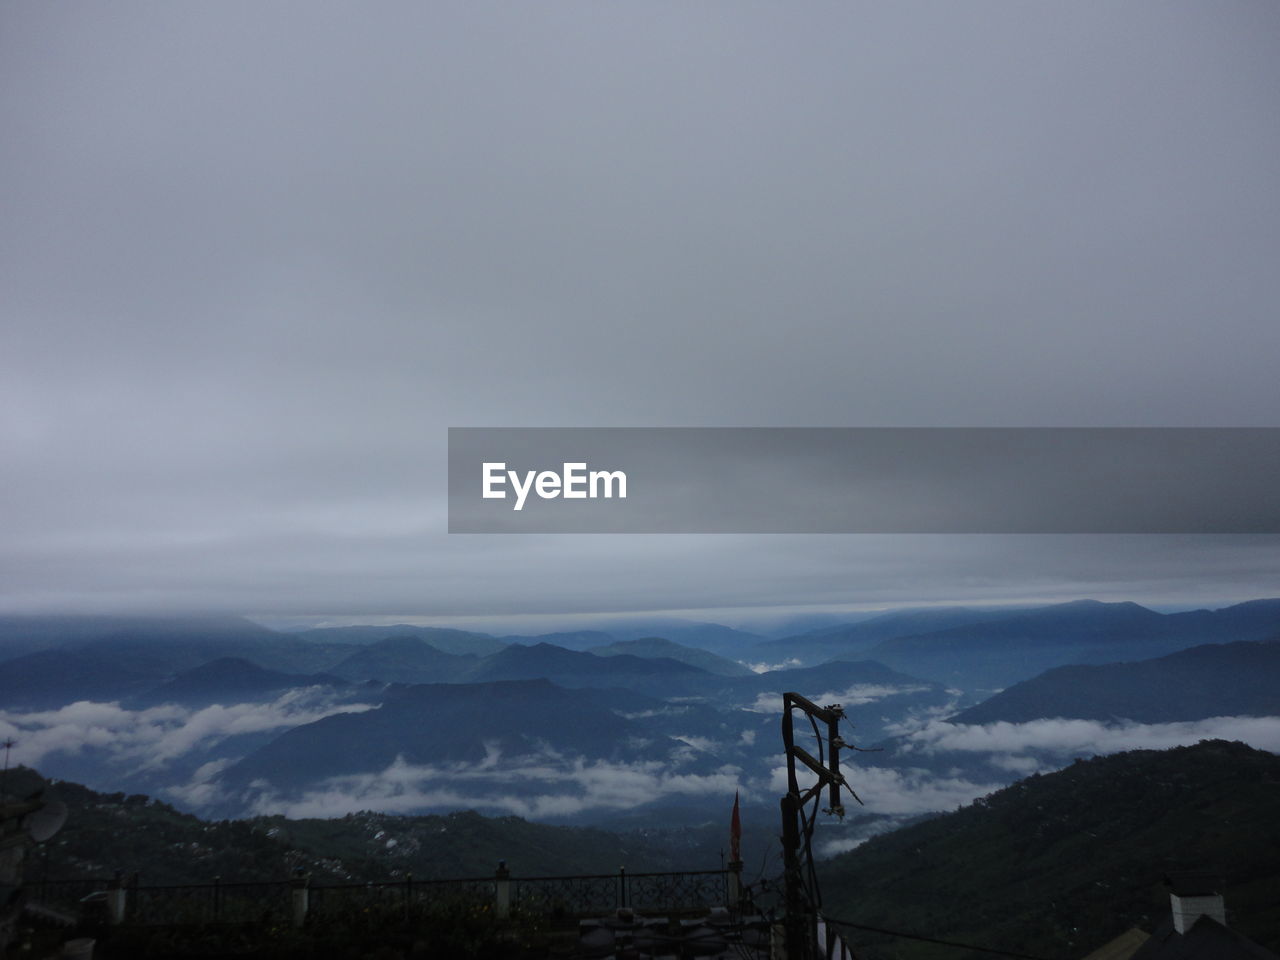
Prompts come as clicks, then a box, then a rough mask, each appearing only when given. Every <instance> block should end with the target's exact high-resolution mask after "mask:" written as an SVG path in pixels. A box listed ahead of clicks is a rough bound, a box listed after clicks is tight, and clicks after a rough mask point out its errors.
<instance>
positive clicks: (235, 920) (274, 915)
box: [28, 866, 737, 926]
mask: <svg viewBox="0 0 1280 960" xmlns="http://www.w3.org/2000/svg"><path fill="white" fill-rule="evenodd" d="M732 875H733V874H732V871H730V870H701V871H697V870H695V871H682V872H673V873H633V874H629V873H627V871H626V870H620V871H618V872H617V873H610V874H594V875H578V876H557V877H512V876H511V875H510V874H509V873H508V871H507V870H506V868H505V866H503V867H500V868H499V869H498V871H497V872H496V873H495V874H494V875H493V876H490V877H468V878H461V879H448V880H415V879H413V878H412V877H406V878H404V879H403V880H394V881H388V882H383V883H353V884H311V883H310V882H309V881H308V880H306V879H304V878H302V877H296V878H294V879H292V880H282V881H274V882H265V883H264V882H257V883H224V882H222V881H221V880H218V879H215V880H214V882H213V883H191V884H174V885H167V886H143V885H142V884H140V883H139V882H138V879H137V877H136V876H135V877H133V878H131V879H130V880H129V881H128V882H122V881H121V880H120V879H116V880H113V881H106V880H100V879H93V878H89V879H83V880H65V881H42V882H39V883H34V884H29V885H28V891H29V894H30V895H31V896H32V898H33V899H38V900H40V901H41V902H44V903H47V904H48V905H49V906H51V907H58V908H60V909H62V910H68V911H75V912H77V913H81V914H84V913H87V912H89V911H91V910H94V909H97V910H99V911H100V912H101V913H102V914H103V915H104V917H106V918H108V919H109V920H110V922H113V923H126V924H136V925H139V926H158V925H171V924H249V923H262V924H271V925H277V924H293V925H301V924H303V923H306V924H313V923H319V924H326V923H334V924H342V925H350V924H352V923H354V922H356V921H357V920H359V921H362V922H365V923H368V924H375V925H376V924H377V923H379V922H384V921H392V920H395V919H404V920H412V919H414V918H419V917H424V916H427V915H429V914H431V913H433V912H439V911H440V910H463V911H466V912H469V913H473V914H475V915H477V916H478V915H482V914H488V915H491V916H497V917H505V916H507V915H508V914H509V912H510V911H511V910H512V909H518V910H520V911H522V912H532V913H547V914H555V915H559V916H569V915H580V916H581V915H590V914H598V913H600V912H604V911H612V910H614V909H617V908H619V907H632V908H634V909H637V910H643V911H658V910H663V911H679V910H698V909H703V908H707V907H712V906H727V905H730V901H731V899H732V897H733V893H732V891H733V890H736V889H737V888H736V885H735V884H733V883H731V879H730V878H731V876H732ZM99 901H101V902H99Z"/></svg>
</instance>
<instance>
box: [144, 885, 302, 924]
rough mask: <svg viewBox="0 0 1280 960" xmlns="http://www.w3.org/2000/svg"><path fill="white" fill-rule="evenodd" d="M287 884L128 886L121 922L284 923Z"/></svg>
mask: <svg viewBox="0 0 1280 960" xmlns="http://www.w3.org/2000/svg"><path fill="white" fill-rule="evenodd" d="M291 904H292V898H291V893H290V885H289V884H288V883H287V882H284V883H281V882H266V883H223V882H221V881H220V880H215V881H214V882H213V883H191V884H178V885H173V886H160V887H144V886H140V885H134V884H131V885H130V886H129V888H128V906H127V909H126V911H125V920H126V922H129V923H136V924H140V925H143V926H153V925H157V924H187V923H193V924H194V923H288V922H289V921H290V917H291V915H292V907H291Z"/></svg>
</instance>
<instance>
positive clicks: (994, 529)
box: [449, 427, 1280, 533]
mask: <svg viewBox="0 0 1280 960" xmlns="http://www.w3.org/2000/svg"><path fill="white" fill-rule="evenodd" d="M499 464H500V465H502V466H501V467H499V466H498V465H499ZM486 465H487V466H486ZM566 465H568V466H566ZM1278 480H1280V428H1245V427H1230V428H1182V427H1177V428H1145V427H1143V428H985V427H972V428H958V429H957V428H932V427H926V428H848V429H846V428H825V427H824V428H771V427H745V428H720V427H716V428H703V427H691V428H666V427H662V428H649V427H627V428H612V427H611V428H589V427H566V428H560V427H556V428H539V429H526V428H516V427H511V428H506V427H503V428H488V427H484V428H478V427H477V428H473V427H455V428H451V429H450V430H449V532H450V533H1280V482H1278ZM486 492H487V493H488V494H489V495H488V496H487V497H486V496H485V493H486ZM566 494H568V496H566ZM522 496H523V500H521V497H522ZM517 507H518V509H517Z"/></svg>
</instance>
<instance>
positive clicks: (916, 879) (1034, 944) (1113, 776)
mask: <svg viewBox="0 0 1280 960" xmlns="http://www.w3.org/2000/svg"><path fill="white" fill-rule="evenodd" d="M1278 863H1280V757H1278V756H1276V755H1274V754H1271V753H1266V752H1263V751H1260V750H1254V749H1252V748H1250V747H1247V746H1245V745H1243V744H1240V743H1227V742H1225V741H1221V740H1213V741H1203V742H1201V743H1200V744H1198V745H1197V746H1194V747H1179V748H1176V749H1173V750H1167V751H1153V750H1139V751H1133V752H1131V753H1122V754H1115V755H1113V756H1109V757H1100V758H1095V759H1093V760H1088V761H1077V762H1076V763H1075V764H1074V765H1073V766H1071V767H1068V768H1067V769H1065V770H1061V771H1059V772H1057V773H1054V774H1049V775H1047V776H1037V777H1031V778H1029V779H1026V780H1022V781H1019V782H1018V783H1016V784H1014V785H1013V786H1011V787H1008V788H1006V789H1004V790H1001V791H999V792H997V793H995V794H992V795H991V796H989V797H986V798H984V799H982V800H979V801H977V802H975V803H974V804H973V805H972V806H969V807H965V808H964V809H962V810H958V811H956V812H955V813H951V814H947V815H945V816H940V817H937V818H935V819H933V820H929V821H927V822H924V823H920V824H917V825H915V826H912V827H908V828H905V829H902V830H899V831H897V832H895V833H892V834H888V835H885V836H883V837H877V838H875V839H873V840H870V841H868V842H867V843H866V844H864V845H863V846H861V847H859V848H858V849H856V850H853V851H851V852H850V853H847V854H844V855H842V856H840V857H837V858H835V859H833V860H830V861H827V862H826V863H823V864H821V870H820V875H821V877H822V890H823V895H824V900H825V903H826V911H827V913H828V914H829V915H831V916H833V917H839V918H842V919H848V920H852V921H855V922H858V923H862V924H865V925H868V926H875V927H881V928H885V929H890V930H899V931H907V932H914V933H919V934H923V935H927V936H931V937H936V938H944V939H951V940H959V941H963V942H966V943H971V944H977V945H982V946H988V947H994V948H998V949H1003V950H1011V951H1016V952H1022V953H1028V954H1034V955H1037V956H1041V957H1046V958H1055V957H1080V956H1084V955H1085V954H1087V953H1089V952H1090V951H1091V950H1093V949H1096V948H1097V947H1099V946H1101V945H1102V944H1103V943H1105V942H1106V941H1107V940H1109V939H1111V938H1112V937H1114V936H1116V935H1118V934H1119V933H1121V932H1123V931H1124V930H1126V929H1128V928H1129V927H1132V926H1135V925H1136V926H1140V927H1142V928H1144V929H1146V930H1148V931H1150V930H1152V929H1153V927H1154V926H1155V925H1156V924H1157V923H1159V921H1160V920H1161V919H1163V917H1164V916H1165V915H1166V913H1167V911H1168V895H1167V893H1166V892H1165V890H1164V888H1163V886H1162V877H1163V875H1164V874H1165V873H1166V872H1167V871H1169V870H1175V869H1200V868H1210V869H1213V870H1216V871H1217V872H1219V873H1221V874H1222V876H1223V879H1224V881H1225V889H1224V892H1225V895H1226V907H1227V920H1228V923H1229V924H1230V925H1232V926H1234V927H1235V928H1236V929H1238V930H1239V931H1240V932H1241V933H1244V934H1245V935H1246V936H1249V937H1252V938H1253V939H1254V940H1257V941H1258V942H1260V943H1262V944H1264V945H1266V946H1268V947H1269V948H1270V949H1272V950H1276V949H1277V948H1280V911H1277V910H1276V907H1275V904H1276V903H1277V902H1280V871H1277V866H1276V865H1277V864H1278ZM851 939H852V942H854V943H861V944H866V945H867V950H866V951H865V953H860V954H859V955H860V956H864V957H865V958H866V960H873V958H876V957H889V956H892V957H895V958H901V960H912V958H916V960H923V958H933V957H938V958H942V957H951V958H958V957H961V956H963V953H962V952H957V951H955V950H946V951H943V950H941V948H933V947H929V946H927V945H924V944H920V943H913V942H911V941H906V940H896V939H895V940H889V939H886V938H875V937H871V936H870V935H867V934H858V933H853V934H851ZM977 956H979V955H978V954H974V957H977Z"/></svg>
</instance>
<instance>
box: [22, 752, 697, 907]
mask: <svg viewBox="0 0 1280 960" xmlns="http://www.w3.org/2000/svg"><path fill="white" fill-rule="evenodd" d="M43 783H45V782H44V781H42V780H41V778H40V777H39V776H38V775H37V774H35V773H34V771H31V770H28V769H26V768H16V769H13V770H10V771H8V775H7V777H6V781H5V789H6V790H7V791H9V792H11V793H13V794H14V795H21V796H25V795H28V794H30V793H31V792H33V791H34V790H36V789H38V788H39V787H40V786H41V785H42V784H43ZM46 788H47V789H48V790H49V791H50V793H51V795H52V796H56V797H57V798H58V799H60V800H62V801H63V802H64V803H66V804H67V807H68V808H69V814H68V816H67V821H66V824H65V826H64V827H63V828H62V829H61V830H60V831H59V832H58V833H57V834H56V835H55V836H54V837H53V838H51V839H50V840H49V841H47V842H46V843H45V844H43V845H41V846H39V847H36V848H35V849H34V850H33V851H32V852H31V853H30V854H29V855H28V859H27V861H26V867H25V879H26V880H27V882H29V883H38V882H39V881H41V880H43V879H46V878H47V879H49V880H72V879H82V878H90V877H97V878H104V877H110V876H111V874H112V873H113V872H114V871H116V870H120V871H122V872H124V873H126V874H131V873H137V874H139V877H140V880H141V882H142V883H143V884H149V885H155V884H184V883H210V882H212V880H213V878H214V877H221V879H222V880H223V881H225V882H228V883H231V882H240V881H269V880H283V879H287V878H288V877H289V876H290V875H291V873H292V871H293V869H294V868H295V867H301V868H303V869H304V870H306V871H307V872H308V873H309V874H311V876H312V877H313V879H315V880H316V881H317V882H319V883H331V882H339V881H352V880H357V881H382V880H388V879H393V878H395V877H398V876H403V875H404V874H406V873H412V874H413V875H414V876H415V877H417V878H419V879H431V878H436V877H466V876H488V875H490V874H492V872H493V870H494V868H495V867H496V866H497V863H498V861H499V860H506V861H507V862H508V864H510V867H511V869H512V871H513V872H515V873H516V874H517V875H519V876H540V875H552V874H582V873H590V874H595V873H610V872H613V871H616V870H617V869H618V866H619V865H620V864H625V865H626V866H627V867H628V868H629V869H631V870H640V871H644V870H683V869H711V868H714V867H716V866H718V862H717V851H716V846H717V843H718V842H719V841H720V839H721V838H720V832H719V831H717V832H716V834H715V836H714V837H713V836H711V835H710V834H707V835H706V836H702V835H699V836H698V837H696V838H695V837H693V836H691V835H690V832H689V831H671V832H670V835H668V834H666V833H664V832H663V831H659V830H650V831H646V832H645V833H643V834H641V833H638V832H629V833H613V832H609V831H605V830H596V829H590V828H584V827H567V826H548V825H546V824H541V823H530V822H528V821H526V820H522V819H520V818H518V817H484V816H481V815H480V814H478V813H474V812H472V811H459V812H455V813H449V814H444V815H440V816H408V817H405V816H392V815H389V814H378V813H357V814H351V815H349V816H346V817H339V818H335V819H332V820H314V819H313V820H289V819H286V818H284V817H261V818H257V819H252V820H203V819H201V818H199V817H195V816H193V815H191V814H188V813H181V812H180V811H178V810H175V809H174V808H173V807H171V806H169V805H168V804H165V803H161V802H158V801H156V800H152V799H150V798H148V797H146V796H143V795H141V794H133V795H125V794H123V793H100V792H98V791H95V790H90V789H89V788H87V787H84V786H81V785H79V784H75V783H70V782H68V781H53V782H52V783H51V784H46Z"/></svg>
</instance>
